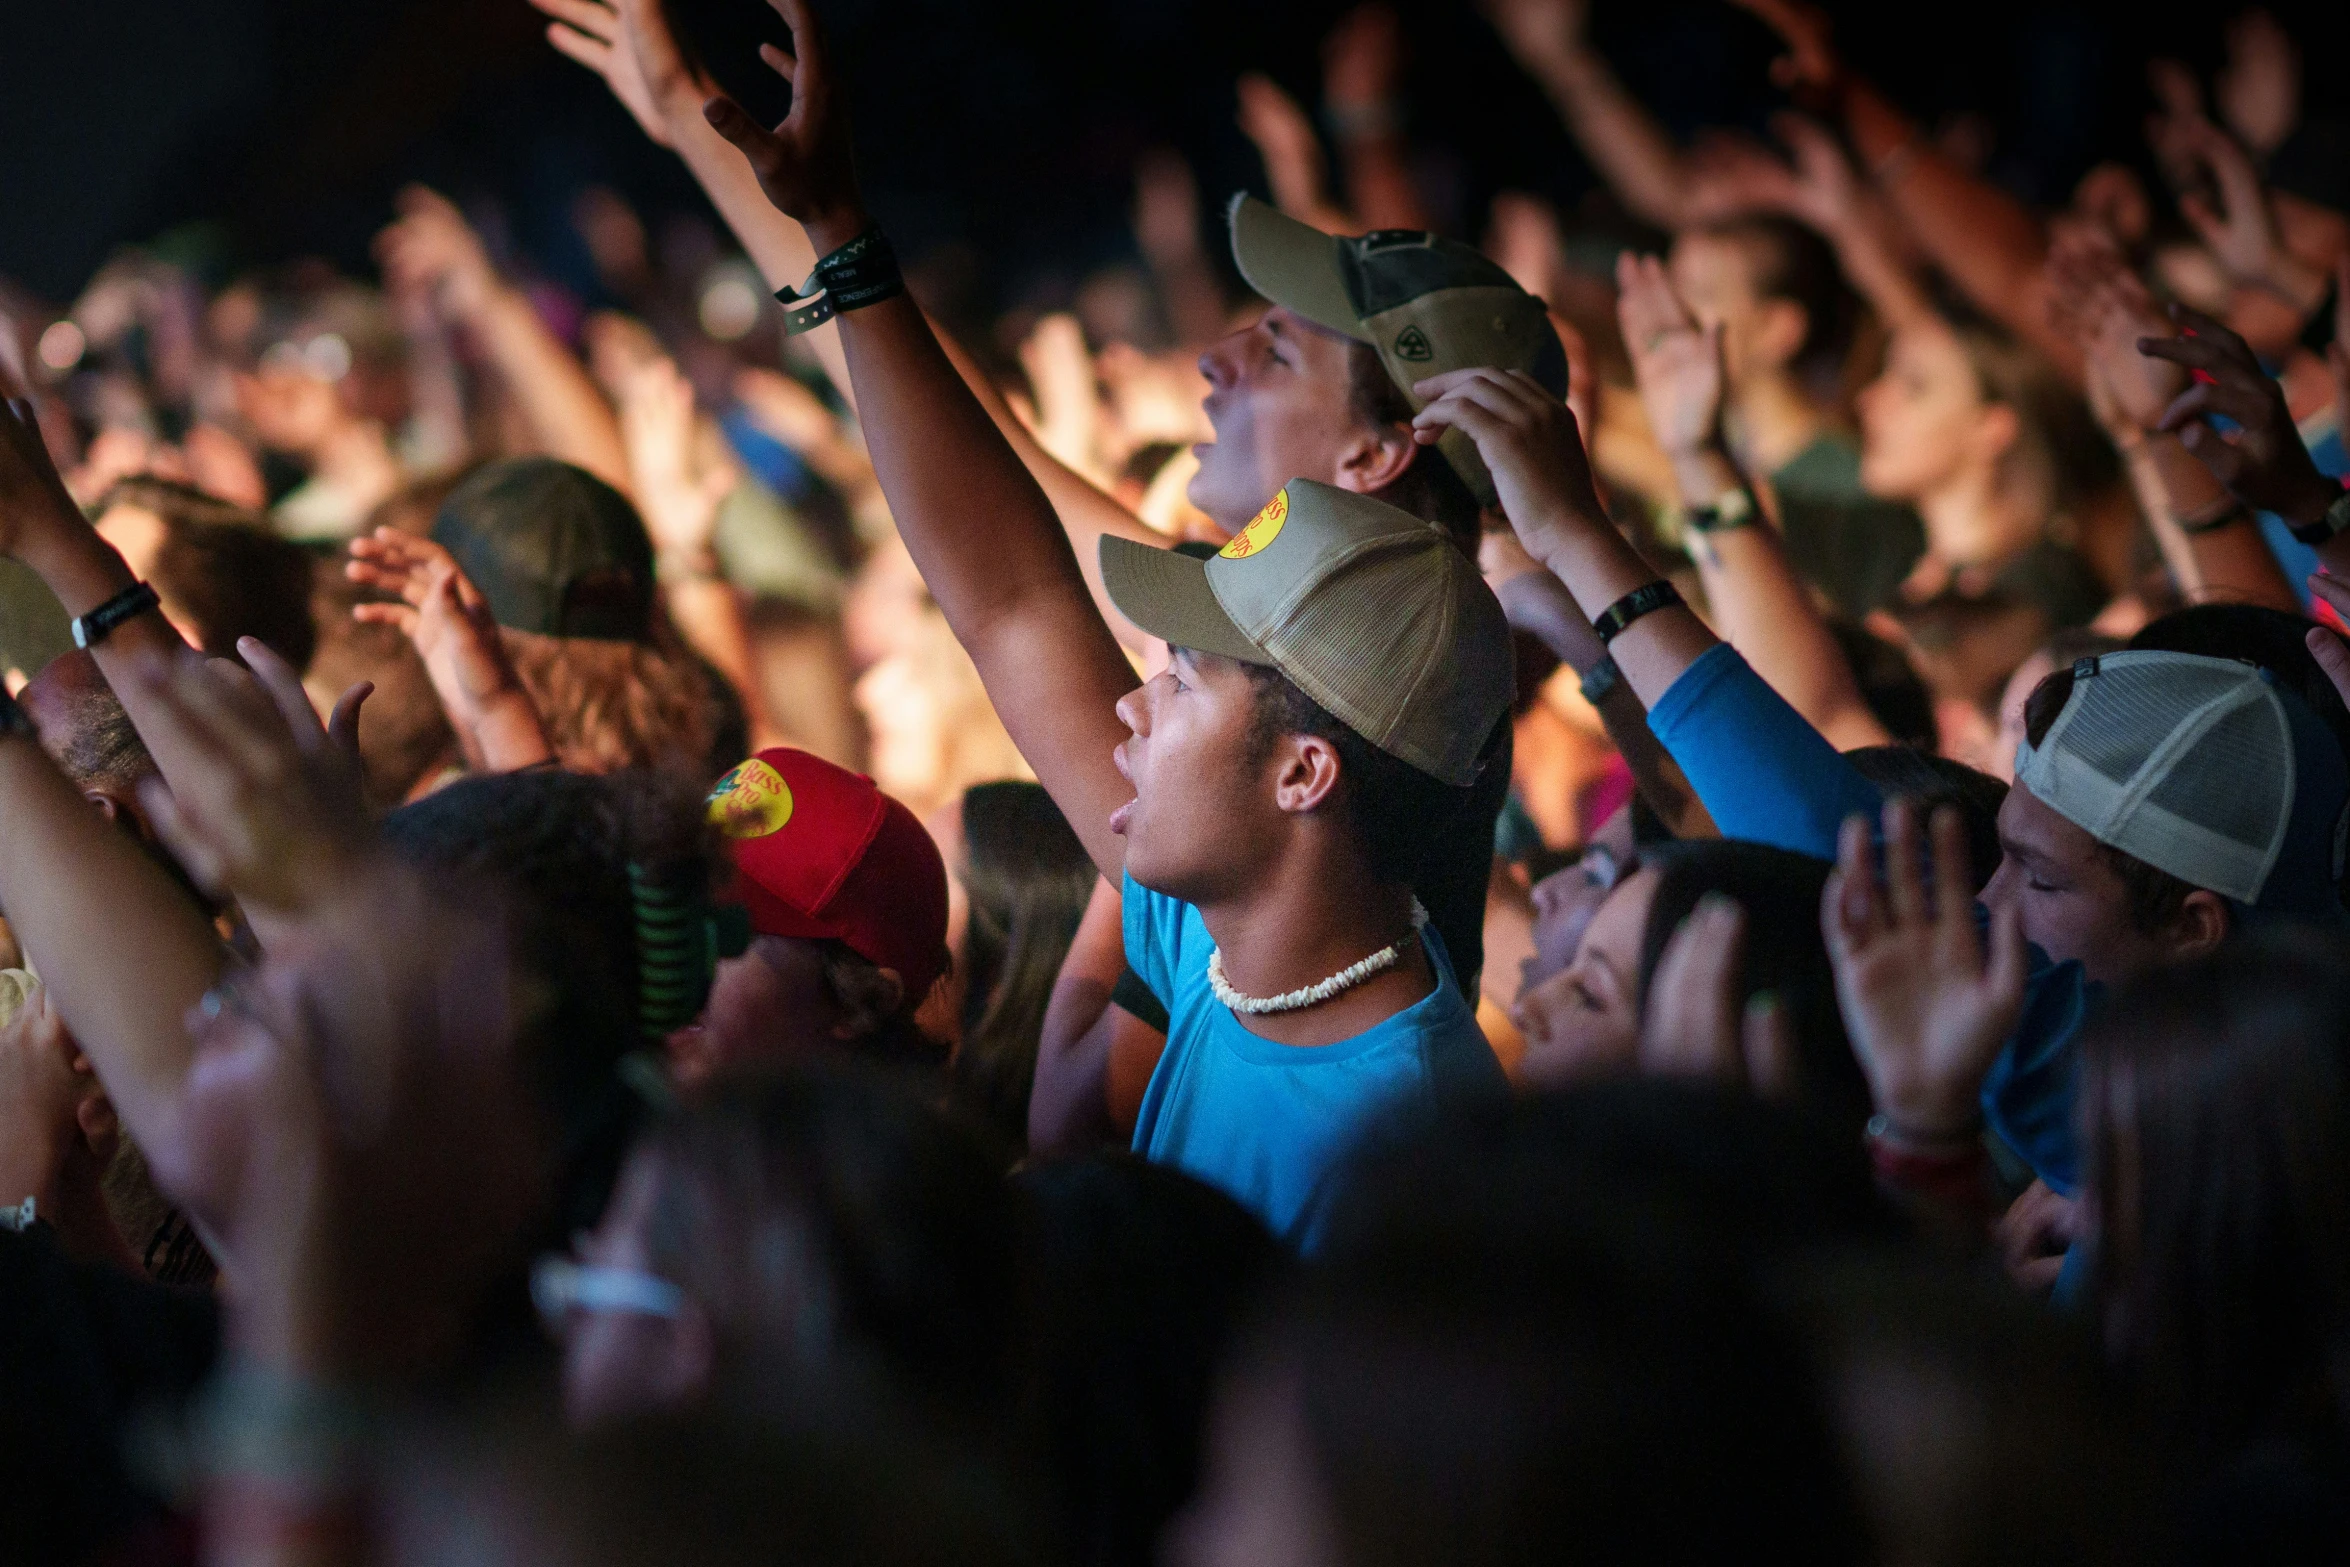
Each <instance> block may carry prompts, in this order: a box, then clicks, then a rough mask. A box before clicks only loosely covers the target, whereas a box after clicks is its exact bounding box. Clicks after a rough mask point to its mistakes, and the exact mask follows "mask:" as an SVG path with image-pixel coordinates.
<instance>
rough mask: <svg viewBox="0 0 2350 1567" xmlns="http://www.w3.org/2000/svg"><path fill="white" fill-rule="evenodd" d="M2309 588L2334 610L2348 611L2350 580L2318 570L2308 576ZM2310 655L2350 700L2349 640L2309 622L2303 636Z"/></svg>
mask: <svg viewBox="0 0 2350 1567" xmlns="http://www.w3.org/2000/svg"><path fill="white" fill-rule="evenodd" d="M2309 588H2310V591H2311V592H2313V593H2315V594H2316V595H2317V596H2318V597H2319V598H2321V599H2324V600H2325V601H2326V602H2327V603H2328V604H2331V605H2332V606H2333V607H2334V611H2335V613H2337V614H2345V615H2350V584H2344V583H2341V582H2338V581H2336V580H2335V579H2334V578H2332V577H2329V576H2326V575H2325V574H2324V573H2322V572H2321V573H2318V574H2317V575H2315V576H2312V577H2311V578H2310V579H2309ZM2304 640H2306V641H2307V642H2308V644H2309V656H2310V657H2312V658H2314V659H2316V660H2317V667H2318V668H2320V669H2322V670H2324V671H2325V672H2326V679H2328V680H2330V681H2332V682H2333V686H2334V689H2335V690H2336V691H2338V692H2340V693H2342V700H2343V701H2344V702H2345V703H2350V644H2345V643H2344V642H2343V641H2342V639H2341V638H2340V637H2339V636H2336V635H2335V634H2334V633H2333V632H2331V631H2328V630H2327V629H2326V628H2325V627H2323V626H2312V627H2310V628H2309V635H2308V637H2307V638H2305V639H2304Z"/></svg>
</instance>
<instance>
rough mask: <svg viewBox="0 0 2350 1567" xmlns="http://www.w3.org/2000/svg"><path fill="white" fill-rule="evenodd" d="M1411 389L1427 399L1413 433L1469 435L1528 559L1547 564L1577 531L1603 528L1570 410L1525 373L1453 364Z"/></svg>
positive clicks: (1423, 438)
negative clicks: (1459, 367)
mask: <svg viewBox="0 0 2350 1567" xmlns="http://www.w3.org/2000/svg"><path fill="white" fill-rule="evenodd" d="M1412 390H1413V392H1414V393H1416V394H1417V395H1418V396H1420V397H1422V398H1425V399H1427V406H1426V407H1424V408H1422V409H1421V410H1420V411H1419V413H1418V414H1417V415H1416V416H1415V417H1414V418H1413V420H1412V436H1413V439H1415V440H1417V441H1418V442H1419V443H1420V444H1421V445H1423V446H1433V445H1435V444H1436V442H1437V441H1438V440H1439V439H1441V438H1442V436H1443V434H1444V432H1445V431H1446V430H1456V429H1457V430H1459V431H1460V432H1461V433H1462V434H1464V435H1466V436H1468V437H1469V439H1470V440H1472V441H1475V442H1476V443H1477V454H1478V455H1479V456H1480V457H1482V458H1484V459H1485V466H1486V467H1487V468H1489V469H1491V470H1492V472H1493V482H1494V487H1495V488H1496V490H1497V491H1498V492H1499V494H1500V498H1501V507H1502V510H1503V511H1504V512H1506V513H1507V514H1508V516H1509V519H1510V526H1511V527H1512V528H1514V529H1516V530H1517V534H1518V537H1519V539H1520V540H1521V541H1523V542H1524V544H1525V546H1526V548H1527V550H1528V551H1529V552H1530V553H1531V554H1532V555H1533V556H1534V558H1535V559H1537V560H1540V561H1544V562H1553V561H1555V559H1556V557H1557V555H1558V554H1559V552H1560V551H1561V550H1562V549H1563V548H1565V547H1566V546H1567V545H1568V544H1569V543H1570V542H1571V541H1572V539H1573V536H1574V535H1576V534H1577V533H1579V532H1581V531H1582V530H1584V529H1588V528H1591V527H1595V526H1596V527H1601V528H1610V527H1611V525H1610V524H1609V523H1608V521H1607V513H1606V511H1605V510H1604V509H1603V508H1602V507H1601V506H1600V504H1599V495H1598V492H1597V491H1596V490H1594V489H1593V487H1592V483H1591V461H1590V458H1589V457H1588V455H1586V453H1585V452H1584V450H1583V435H1582V432H1581V430H1579V429H1578V428H1577V427H1576V424H1575V416H1574V414H1573V413H1571V412H1569V411H1568V409H1567V405H1566V404H1565V403H1562V402H1560V401H1559V400H1558V399H1557V398H1555V397H1553V396H1551V395H1550V393H1549V392H1548V391H1546V390H1544V388H1543V386H1542V383H1540V382H1539V381H1536V380H1535V379H1534V378H1533V377H1532V376H1530V375H1528V374H1526V373H1525V372H1524V371H1522V370H1491V369H1480V370H1455V371H1453V372H1451V373H1450V374H1448V375H1440V376H1432V377H1430V378H1429V379H1427V380H1425V381H1422V382H1419V383H1418V384H1417V385H1415V386H1414V387H1413V388H1412ZM1611 531H1612V529H1611Z"/></svg>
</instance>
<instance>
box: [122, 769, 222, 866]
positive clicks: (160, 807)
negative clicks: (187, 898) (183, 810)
mask: <svg viewBox="0 0 2350 1567" xmlns="http://www.w3.org/2000/svg"><path fill="white" fill-rule="evenodd" d="M139 806H140V808H141V809H142V810H144V811H145V812H146V814H147V825H148V826H150V827H152V828H153V829H154V830H155V836H156V837H158V838H160V839H162V840H163V846H164V847H165V848H166V849H169V850H170V851H171V857H172V858H173V859H174V860H176V861H178V862H179V865H180V868H181V869H182V870H185V871H186V872H187V873H188V875H189V877H190V879H192V880H193V881H194V882H195V883H196V885H197V886H199V887H201V888H203V889H204V890H205V891H206V892H209V893H213V894H215V895H220V894H222V893H225V892H226V890H227V882H228V859H227V856H225V855H224V854H222V853H221V852H220V851H219V850H217V849H215V848H214V847H213V845H212V839H211V837H210V835H209V834H208V833H205V832H202V831H199V830H198V829H197V828H196V826H195V824H194V823H192V822H190V821H188V820H187V818H185V817H184V816H182V815H181V814H180V808H179V801H178V799H176V798H175V797H174V796H173V794H172V792H171V790H170V788H169V787H168V786H167V785H165V783H164V782H163V780H162V779H161V778H158V777H148V778H143V779H141V780H140V781H139Z"/></svg>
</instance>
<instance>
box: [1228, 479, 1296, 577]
mask: <svg viewBox="0 0 2350 1567" xmlns="http://www.w3.org/2000/svg"><path fill="white" fill-rule="evenodd" d="M1288 520H1289V491H1288V490H1287V489H1283V490H1281V491H1280V492H1279V493H1278V494H1276V495H1275V496H1274V497H1273V498H1272V499H1271V500H1269V501H1267V502H1265V509H1264V510H1263V511H1260V512H1258V513H1257V514H1256V515H1255V516H1254V517H1252V518H1250V519H1249V524H1248V526H1247V527H1245V528H1243V529H1241V530H1240V532H1239V533H1238V534H1236V535H1234V537H1233V540H1232V542H1231V543H1229V544H1227V545H1225V546H1224V547H1223V548H1222V549H1220V550H1218V551H1216V553H1217V554H1219V555H1221V556H1223V557H1224V558H1225V559H1226V560H1246V559H1248V558H1249V557H1250V556H1251V555H1258V554H1262V553H1263V552H1264V549H1265V546H1266V545H1268V544H1271V543H1272V542H1273V541H1274V539H1276V538H1278V537H1280V534H1281V525H1282V524H1283V523H1285V522H1287V521H1288Z"/></svg>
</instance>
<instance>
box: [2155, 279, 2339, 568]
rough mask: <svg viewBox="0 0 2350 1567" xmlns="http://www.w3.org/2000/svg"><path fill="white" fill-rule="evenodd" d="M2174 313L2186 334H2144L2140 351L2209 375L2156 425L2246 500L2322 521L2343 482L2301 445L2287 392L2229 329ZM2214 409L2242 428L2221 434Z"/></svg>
mask: <svg viewBox="0 0 2350 1567" xmlns="http://www.w3.org/2000/svg"><path fill="white" fill-rule="evenodd" d="M2170 316H2171V320H2172V321H2173V322H2175V323H2177V325H2178V327H2179V328H2180V331H2181V333H2182V334H2183V335H2181V336H2178V337H2142V338H2140V339H2139V340H2138V351H2139V352H2140V353H2142V354H2146V355H2148V356H2150V357H2152V358H2156V359H2164V360H2168V361H2169V362H2170V363H2172V364H2174V365H2180V366H2183V367H2184V368H2186V369H2188V370H2199V371H2201V372H2203V375H2204V376H2205V377H2208V379H2198V380H2197V381H2196V382H2195V383H2194V384H2193V385H2192V386H2189V387H2188V388H2187V389H2186V390H2185V391H2184V392H2181V393H2180V394H2179V395H2178V396H2177V397H2176V398H2174V399H2173V400H2172V402H2171V404H2170V406H2169V407H2168V408H2167V409H2165V410H2164V411H2163V414H2162V417H2161V418H2160V419H2159V420H2158V421H2156V426H2155V427H2156V428H2157V429H2161V430H2167V431H2170V432H2172V433H2174V434H2176V435H2177V436H2178V437H2179V439H2180V440H2181V441H2182V442H2184V443H2185V445H2186V448H2187V450H2189V451H2191V452H2193V453H2194V454H2195V455H2196V456H2197V457H2198V458H2200V459H2201V460H2202V462H2203V465H2204V466H2205V467H2207V468H2209V469H2210V470H2211V471H2212V474H2213V475H2214V476H2215V477H2216V478H2217V479H2218V480H2219V482H2220V483H2222V484H2224V485H2226V486H2227V488H2228V492H2229V493H2230V494H2232V495H2234V496H2235V497H2236V499H2238V500H2240V501H2242V502H2243V503H2244V504H2245V505H2247V506H2250V507H2253V508H2254V509H2256V510H2259V511H2272V512H2275V513H2276V514H2277V515H2278V516H2280V517H2282V518H2284V519H2285V520H2286V521H2287V522H2288V523H2291V524H2294V525H2296V526H2304V527H2306V526H2310V525H2313V524H2315V523H2317V522H2318V521H2320V520H2321V519H2323V517H2324V516H2325V513H2326V508H2327V507H2328V506H2331V505H2332V504H2333V502H2334V499H2335V497H2337V496H2338V495H2340V494H2341V493H2342V491H2341V486H2340V485H2338V484H2337V483H2335V482H2334V481H2333V480H2332V479H2329V478H2327V477H2326V476H2325V475H2324V474H2323V473H2321V472H2319V471H2318V466H2317V464H2316V462H2315V461H2313V460H2312V459H2311V457H2310V455H2309V448H2308V447H2306V446H2304V445H2302V444H2301V432H2300V431H2299V430H2298V429H2297V428H2295V426H2294V424H2293V413H2292V410H2291V409H2290V408H2289V407H2287V406H2286V403H2285V389H2284V388H2283V387H2282V386H2280V385H2278V384H2277V383H2276V381H2274V380H2273V379H2271V378H2270V376H2269V374H2268V372H2267V371H2265V370H2263V369H2261V367H2260V359H2259V357H2258V356H2257V355H2255V354H2254V353H2253V352H2252V347H2251V345H2250V344H2249V343H2246V342H2245V341H2244V339H2243V338H2241V337H2239V336H2237V335H2236V334H2235V333H2234V332H2232V331H2230V330H2229V329H2228V328H2227V327H2225V326H2223V325H2222V324H2220V323H2219V322H2217V321H2214V320H2213V319H2212V318H2211V317H2209V316H2207V315H2204V314H2203V313H2202V312H2201V311H2197V310H2190V309H2188V308H2187V307H2186V306H2185V305H2173V306H2171V308H2170ZM2215 414H2217V415H2219V416H2221V417H2223V418H2227V419H2232V420H2234V421H2235V422H2236V424H2237V425H2238V426H2239V428H2238V429H2237V430H2236V431H2235V433H2234V434H2232V435H2222V434H2221V433H2220V432H2219V431H2218V430H2217V429H2215V428H2214V427H2213V426H2212V424H2211V417H2212V416H2213V415H2215Z"/></svg>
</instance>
